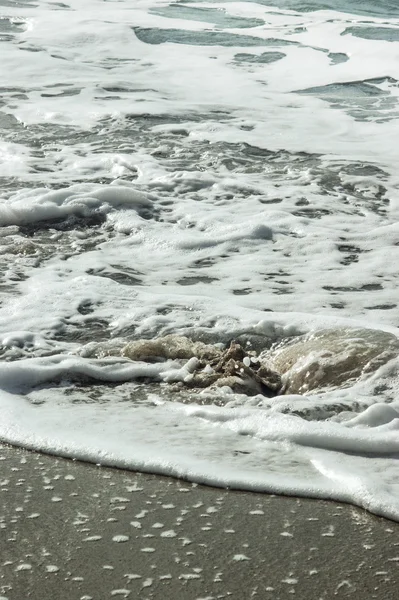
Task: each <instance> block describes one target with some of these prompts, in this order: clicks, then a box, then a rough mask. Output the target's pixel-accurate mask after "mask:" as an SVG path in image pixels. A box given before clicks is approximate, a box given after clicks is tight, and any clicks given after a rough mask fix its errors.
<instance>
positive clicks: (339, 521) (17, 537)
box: [0, 446, 399, 600]
mask: <svg viewBox="0 0 399 600" xmlns="http://www.w3.org/2000/svg"><path fill="white" fill-rule="evenodd" d="M0 493H1V513H0V514H1V517H0V527H1V537H0V544H1V547H0V598H1V599H2V600H4V599H7V600H25V599H27V598H29V599H31V600H55V599H62V600H103V599H106V598H128V597H129V598H143V599H150V598H155V599H158V598H170V599H172V598H173V599H176V598H178V599H184V600H200V599H201V600H205V599H206V600H213V599H215V600H216V599H219V598H236V599H239V600H245V599H250V598H259V599H262V598H273V599H274V600H277V599H281V600H284V599H286V598H291V597H292V596H295V598H299V599H304V600H305V599H306V600H313V599H315V600H316V599H317V600H319V599H320V600H321V599H323V600H324V599H326V600H327V599H329V598H335V597H336V598H346V597H349V598H352V599H359V600H360V599H371V598H378V599H380V600H390V599H392V600H393V599H396V598H397V586H398V583H399V572H398V566H399V537H398V534H399V526H398V525H397V524H396V523H393V522H390V521H387V520H385V519H382V518H378V517H375V516H373V515H370V514H368V513H367V512H365V511H364V510H361V509H358V508H356V507H352V506H349V505H343V504H338V503H334V502H326V501H318V500H307V499H303V498H301V499H298V498H288V497H278V496H270V495H266V494H253V493H246V492H238V491H232V490H223V489H215V488H210V487H204V486H200V485H196V484H191V483H187V482H185V481H177V480H174V479H170V478H166V477H158V476H153V475H147V474H141V473H133V472H127V471H122V470H117V469H108V468H104V467H98V466H95V465H91V464H85V463H79V462H74V461H70V460H64V459H60V458H55V457H51V456H46V455H42V454H37V453H32V452H28V451H25V450H20V449H16V448H10V447H5V446H2V447H1V448H0Z"/></svg>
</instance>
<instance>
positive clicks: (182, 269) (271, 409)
mask: <svg viewBox="0 0 399 600" xmlns="http://www.w3.org/2000/svg"><path fill="white" fill-rule="evenodd" d="M0 57H1V58H0V278H1V279H0V414H1V418H0V441H2V442H4V443H10V444H13V445H16V446H22V447H25V448H29V449H34V450H38V451H42V452H46V453H50V454H55V455H59V456H64V457H69V458H75V459H80V460H84V461H89V462H93V463H95V464H101V465H108V466H115V467H121V468H127V469H131V470H140V471H143V472H150V473H158V474H163V475H171V476H175V477H179V478H183V479H187V480H189V481H192V482H198V483H205V484H209V485H213V486H219V487H227V488H236V489H243V490H253V491H258V492H269V493H280V494H289V495H301V496H306V497H314V498H329V499H335V500H340V501H344V502H348V503H352V504H356V505H358V506H361V507H364V508H365V509H367V510H369V511H371V512H373V513H375V514H378V515H382V516H385V517H387V518H390V519H393V520H396V521H399V396H398V392H399V306H398V293H397V282H398V281H399V248H398V247H399V225H398V216H399V176H398V158H399V157H398V143H397V140H398V136H399V103H398V96H399V84H398V82H399V9H398V7H397V5H396V3H395V2H393V1H390V0H375V1H373V2H371V1H369V0H363V1H356V0H339V1H333V0H274V1H273V0H258V1H242V2H231V1H227V0H226V1H224V2H222V1H220V2H219V1H212V2H202V1H199V2H191V1H190V0H184V1H179V2H171V1H170V0H134V1H133V0H113V1H111V0H108V1H105V0H104V1H99V0H84V1H82V0H66V2H47V1H44V0H17V1H10V0H0ZM164 336H172V337H168V338H165V339H169V340H170V339H173V336H179V338H178V339H182V338H184V339H187V340H189V341H191V342H192V343H193V344H198V343H201V344H205V345H207V346H208V347H211V348H213V350H212V351H223V350H224V349H226V348H228V346H229V344H230V343H231V342H232V341H233V340H236V341H238V342H239V343H240V344H241V345H242V347H243V348H245V349H246V351H248V352H249V355H250V356H252V354H254V355H255V354H256V356H261V357H262V356H266V357H267V359H268V360H270V361H272V363H273V361H274V363H273V365H274V366H275V368H276V369H277V370H278V371H279V372H280V373H281V376H282V378H283V382H284V385H285V388H284V389H285V391H286V393H279V394H278V395H276V396H274V397H267V396H266V395H264V394H261V393H256V394H254V395H247V394H245V393H239V392H237V391H236V390H233V389H232V388H231V387H229V386H226V385H224V386H220V387H214V386H210V387H209V389H208V388H207V389H187V388H186V387H185V384H186V383H187V382H189V381H191V379H190V378H192V365H193V364H194V363H192V362H191V363H190V362H189V361H188V360H187V358H182V357H179V356H172V354H171V353H169V354H168V352H167V351H165V355H163V356H160V357H158V359H157V360H155V361H154V360H147V359H140V357H139V359H137V357H136V358H131V356H130V357H129V352H127V351H126V348H129V347H131V346H129V344H132V343H134V342H136V341H138V340H146V341H148V340H157V339H158V338H163V337H164ZM195 347H196V348H197V347H199V346H195ZM190 360H191V361H192V360H193V359H190ZM195 364H197V363H195ZM248 364H250V359H249V358H248ZM211 371H212V367H211V366H210V365H207V366H206V367H205V369H204V372H206V373H209V372H211Z"/></svg>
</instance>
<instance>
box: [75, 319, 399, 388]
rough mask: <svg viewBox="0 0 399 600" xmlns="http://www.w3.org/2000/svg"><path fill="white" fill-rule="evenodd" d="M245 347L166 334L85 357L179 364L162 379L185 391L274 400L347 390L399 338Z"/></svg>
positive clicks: (340, 335) (331, 338)
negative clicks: (216, 391)
mask: <svg viewBox="0 0 399 600" xmlns="http://www.w3.org/2000/svg"><path fill="white" fill-rule="evenodd" d="M242 344H245V340H243V341H242ZM242 344H241V343H239V342H238V341H233V342H231V343H230V345H229V347H228V348H224V349H223V348H221V347H220V345H218V344H206V343H204V342H198V341H197V342H196V341H193V340H191V339H190V338H187V337H185V336H179V335H166V336H163V337H159V338H155V339H151V340H147V339H140V340H135V341H132V342H129V343H127V344H126V342H125V341H123V340H113V341H112V342H108V343H104V344H88V345H87V346H85V347H84V348H83V349H82V351H81V354H82V355H83V356H85V357H88V358H89V357H94V356H96V357H105V356H123V357H126V358H129V359H131V360H134V361H145V362H152V363H154V362H162V361H166V360H175V361H178V364H177V367H178V368H177V369H176V368H173V369H172V370H169V371H165V373H163V374H162V377H161V380H162V381H164V382H166V383H170V384H173V385H177V386H178V387H179V389H180V390H181V389H184V388H186V389H187V388H188V389H191V390H196V389H198V390H204V389H209V390H212V389H215V388H219V387H223V386H228V387H229V388H231V389H232V391H233V392H237V393H241V394H246V395H248V396H253V395H257V394H262V395H263V396H266V397H269V398H270V397H274V396H278V395H281V394H302V395H303V394H307V393H311V392H313V391H316V390H317V391H322V390H324V389H333V388H338V387H348V386H350V385H352V384H353V383H354V381H356V380H358V379H360V378H362V377H364V376H367V375H368V374H369V373H372V372H374V371H376V370H377V369H378V368H379V367H380V366H382V365H383V364H385V363H387V362H388V361H389V360H391V359H392V358H395V357H397V356H399V339H398V338H397V337H396V336H395V335H393V334H391V333H387V332H384V331H381V330H375V329H361V328H350V327H348V328H345V327H341V328H336V329H325V330H320V331H317V332H313V333H309V334H306V335H303V336H296V337H295V338H290V339H285V340H283V341H281V342H280V343H278V344H275V345H274V346H272V347H269V340H267V339H265V346H266V348H267V349H265V350H264V351H263V352H261V353H259V354H258V353H257V352H256V351H255V350H252V349H251V350H247V349H244V347H243V345H242ZM245 346H247V345H246V344H245ZM184 361H185V362H184ZM155 380H157V381H159V380H160V379H159V377H158V379H155Z"/></svg>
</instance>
